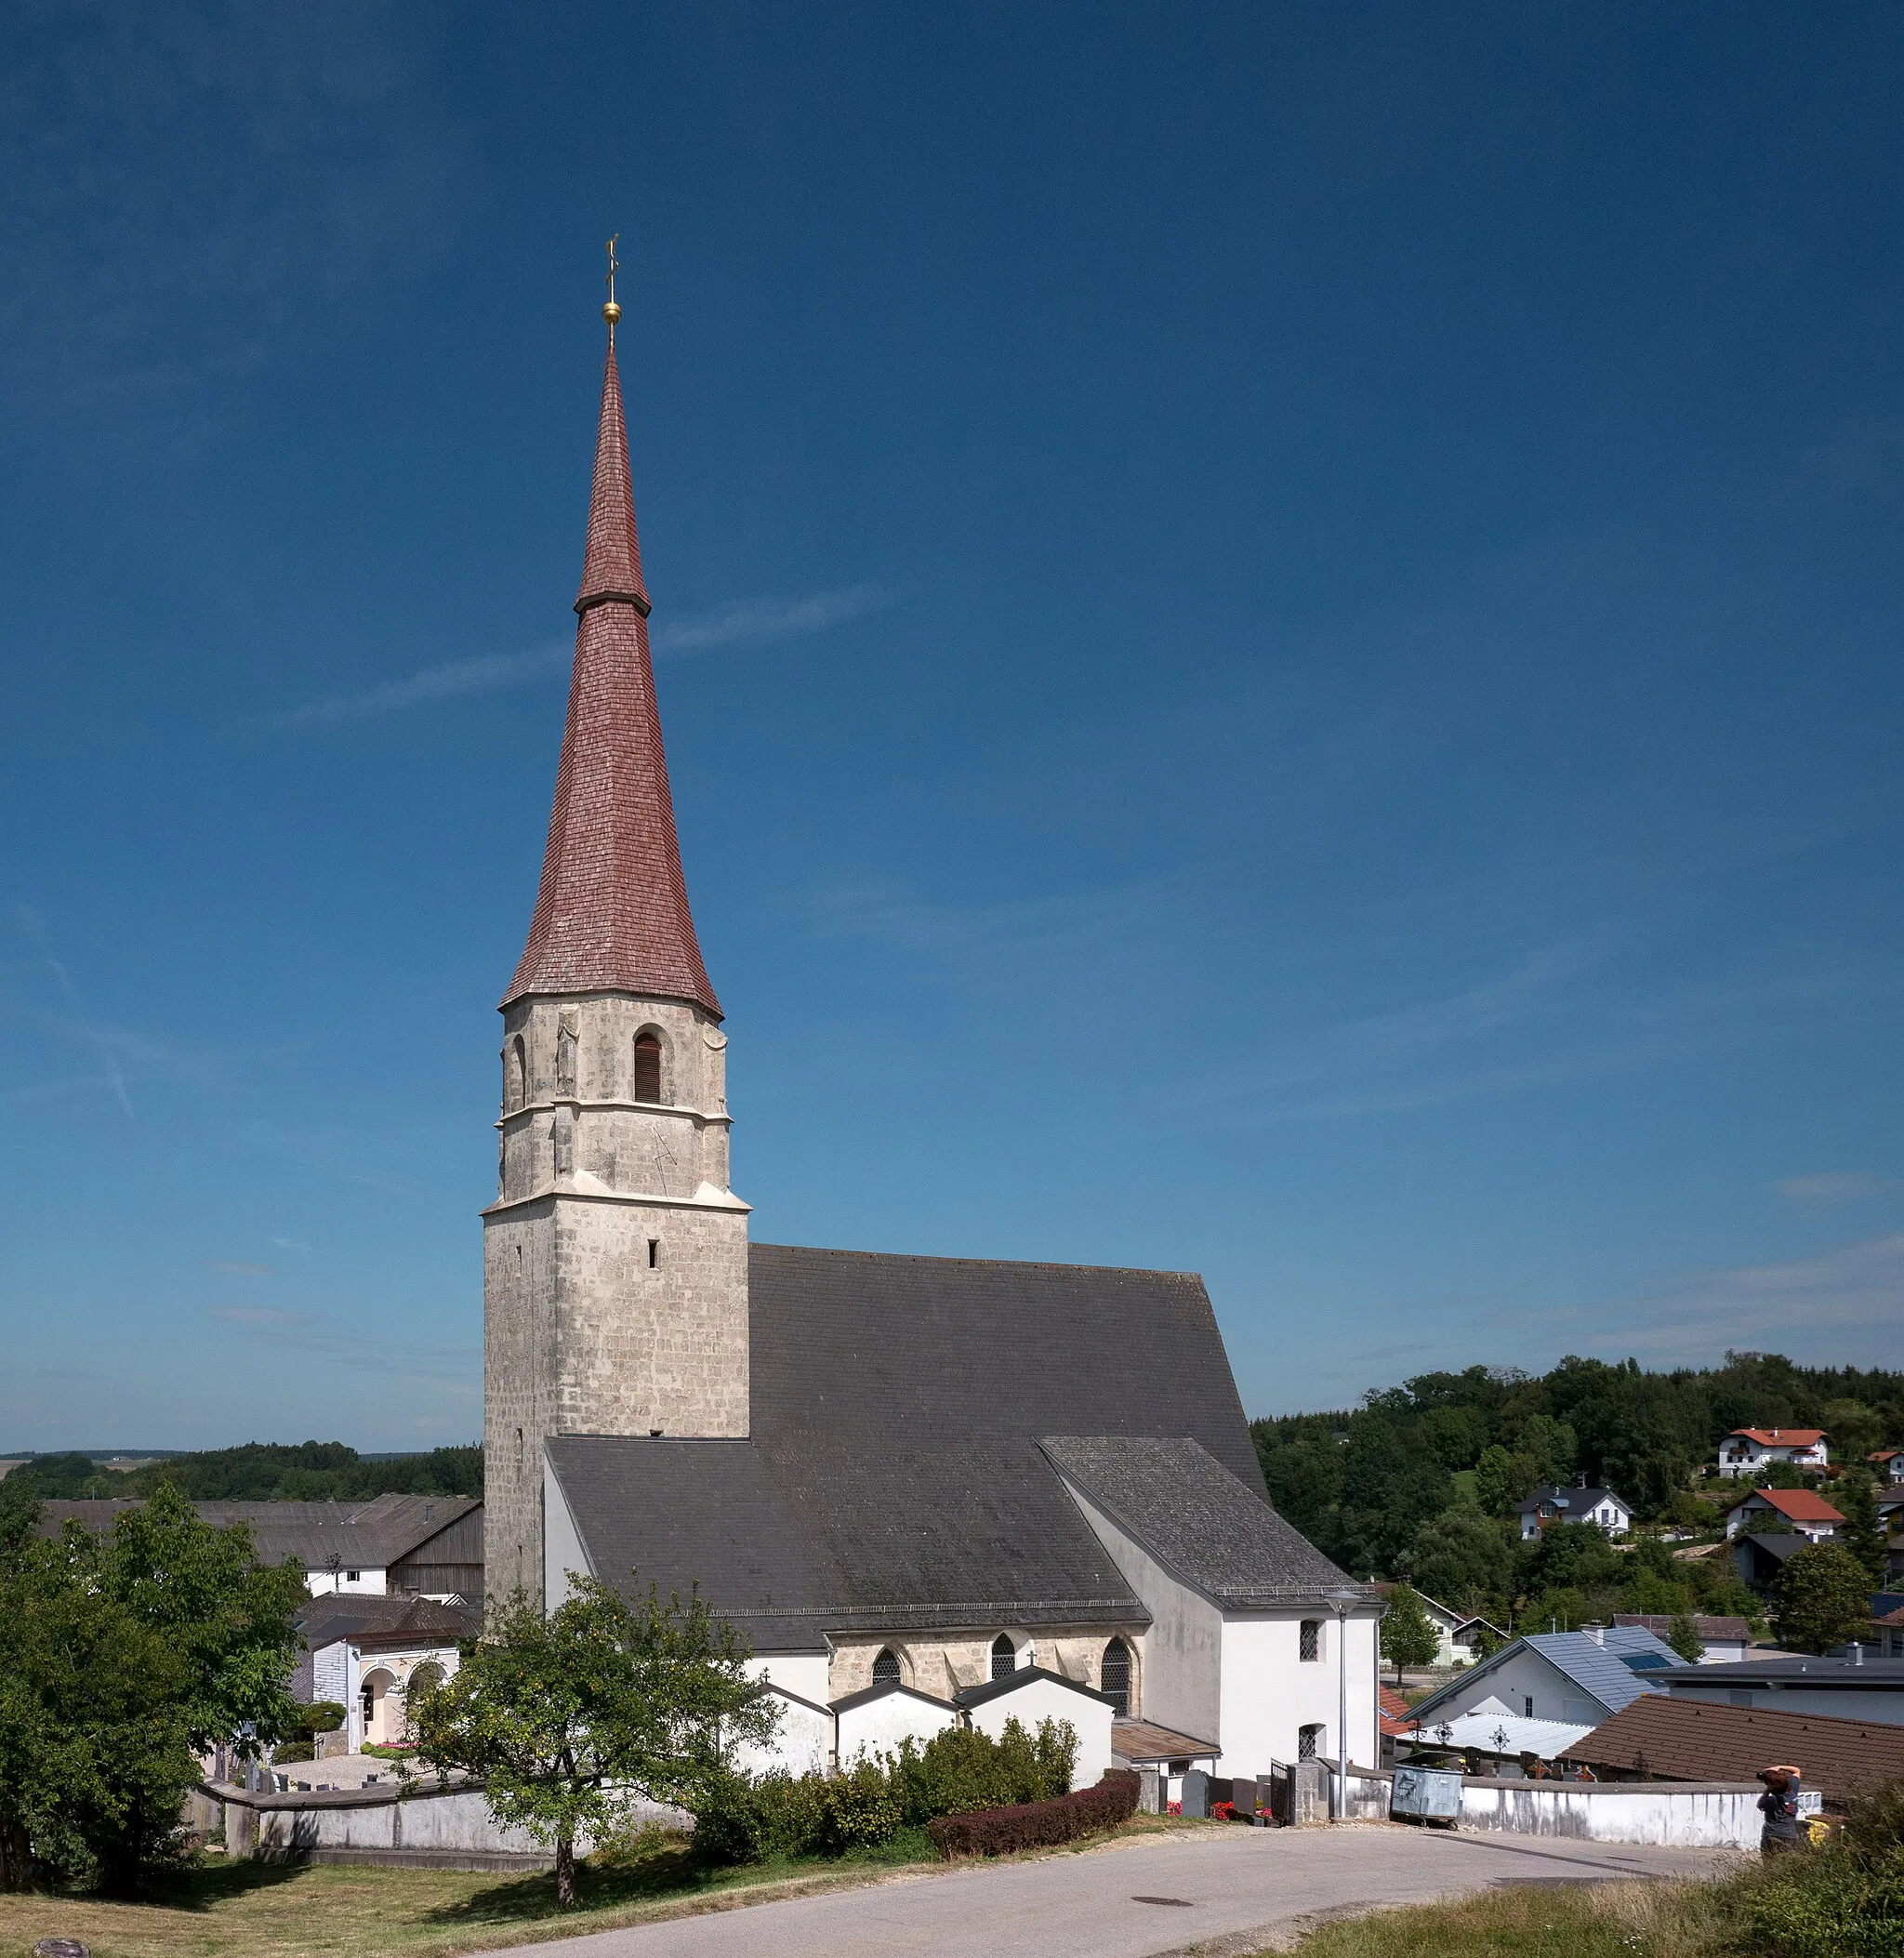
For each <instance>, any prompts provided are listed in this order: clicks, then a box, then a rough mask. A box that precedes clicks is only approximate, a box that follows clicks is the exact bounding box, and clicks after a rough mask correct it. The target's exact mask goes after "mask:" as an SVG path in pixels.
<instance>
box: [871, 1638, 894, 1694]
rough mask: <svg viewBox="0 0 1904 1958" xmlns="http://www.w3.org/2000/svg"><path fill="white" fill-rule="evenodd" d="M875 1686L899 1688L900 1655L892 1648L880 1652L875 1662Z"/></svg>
mask: <svg viewBox="0 0 1904 1958" xmlns="http://www.w3.org/2000/svg"><path fill="white" fill-rule="evenodd" d="M873 1684H874V1685H875V1686H897V1685H898V1684H899V1655H898V1653H897V1652H895V1651H894V1650H893V1647H891V1646H888V1647H885V1649H884V1650H883V1651H881V1652H880V1654H879V1658H877V1659H876V1660H874V1661H873Z"/></svg>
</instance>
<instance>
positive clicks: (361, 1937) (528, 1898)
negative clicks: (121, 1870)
mask: <svg viewBox="0 0 1904 1958" xmlns="http://www.w3.org/2000/svg"><path fill="white" fill-rule="evenodd" d="M937 1860H938V1857H937V1852H936V1851H934V1850H933V1848H932V1845H931V1844H930V1843H929V1842H928V1841H927V1840H926V1839H925V1836H924V1832H911V1831H908V1832H906V1835H905V1836H904V1837H902V1838H900V1839H898V1840H896V1841H894V1842H893V1843H890V1844H888V1845H886V1846H884V1848H883V1849H882V1850H881V1851H880V1852H879V1855H878V1856H877V1857H871V1856H868V1857H864V1858H856V1859H839V1860H833V1859H828V1860H826V1861H824V1862H823V1861H818V1860H812V1861H801V1862H798V1863H780V1864H773V1863H763V1864H757V1865H755V1866H753V1867H751V1868H748V1869H745V1870H709V1869H707V1868H705V1867H703V1866H701V1865H699V1864H697V1863H695V1862H694V1859H693V1857H692V1856H691V1855H690V1854H689V1852H688V1850H687V1849H686V1848H685V1846H683V1845H681V1843H680V1842H678V1841H672V1840H667V1839H663V1840H661V1841H658V1842H651V1843H645V1844H641V1845H638V1846H636V1847H634V1848H632V1849H630V1850H628V1851H626V1852H622V1853H618V1854H615V1855H614V1856H613V1857H606V1856H604V1857H599V1858H591V1859H589V1860H588V1861H587V1862H585V1863H583V1864H582V1865H581V1866H580V1867H579V1868H578V1869H577V1871H576V1887H577V1889H578V1890H579V1892H580V1901H579V1903H578V1905H577V1907H576V1908H575V1910H573V1911H562V1912H558V1911H557V1910H556V1907H555V1879H554V1877H553V1876H552V1875H548V1874H542V1875H536V1876H509V1877H502V1876H483V1875H475V1874H471V1873H469V1872H463V1871H456V1870H378V1869H371V1868H365V1867H363V1866H360V1865H356V1864H348V1863H311V1864H306V1865H302V1866H289V1867H287V1866H284V1865H279V1864H271V1863H256V1862H251V1861H248V1860H246V1861H244V1862H239V1863H231V1864H228V1863H227V1862H226V1861H225V1859H223V1858H222V1857H219V1856H206V1857H204V1858H203V1859H200V1861H199V1862H198V1863H197V1864H195V1865H193V1866H192V1867H191V1868H190V1869H187V1870H184V1871H181V1872H179V1873H178V1874H177V1875H176V1876H174V1877H171V1878H169V1879H168V1880H167V1881H166V1884H165V1887H164V1888H163V1889H159V1890H155V1891H154V1892H153V1893H152V1896H151V1898H149V1899H148V1900H146V1901H144V1902H140V1903H107V1902H104V1901H102V1900H100V1899H99V1898H92V1897H82V1896H72V1897H65V1896H44V1895H35V1896H26V1897H5V1896H0V1958H23V1954H24V1953H26V1952H27V1951H31V1950H32V1948H33V1945H34V1944H35V1943H36V1942H37V1941H38V1940H39V1939H40V1938H84V1939H85V1941H86V1943H87V1944H88V1945H90V1946H91V1947H92V1949H93V1951H94V1952H95V1953H96V1954H97V1958H240V1954H243V1958H380V1954H383V1953H387V1952H388V1953H402V1954H403V1958H431V1954H435V1953H449V1952H454V1951H475V1950H490V1949H494V1948H495V1947H496V1946H498V1945H508V1944H527V1943H532V1942H535V1941H536V1940H538V1939H540V1938H564V1937H570V1936H573V1935H575V1933H577V1932H581V1931H602V1930H607V1929H610V1928H611V1927H612V1926H614V1925H624V1924H639V1923H641V1922H642V1920H644V1919H647V1918H655V1917H679V1916H685V1915H689V1914H692V1913H693V1912H698V1911H710V1910H717V1911H718V1910H724V1909H727V1908H729V1907H730V1906H732V1905H734V1904H738V1903H744V1902H762V1901H764V1900H765V1899H766V1898H768V1897H784V1896H795V1895H800V1894H803V1893H806V1892H811V1891H814V1890H829V1889H839V1888H841V1887H843V1886H846V1885H853V1884H863V1883H869V1882H877V1881H878V1880H879V1878H880V1877H881V1876H884V1875H887V1874H889V1873H890V1872H893V1870H895V1869H899V1868H904V1867H906V1865H908V1864H913V1865H917V1864H920V1863H926V1862H931V1863H936V1862H937Z"/></svg>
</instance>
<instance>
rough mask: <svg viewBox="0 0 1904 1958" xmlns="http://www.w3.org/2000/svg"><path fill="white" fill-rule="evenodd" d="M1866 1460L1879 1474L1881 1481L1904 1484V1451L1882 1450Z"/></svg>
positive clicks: (1868, 1456)
mask: <svg viewBox="0 0 1904 1958" xmlns="http://www.w3.org/2000/svg"><path fill="white" fill-rule="evenodd" d="M1864 1459H1865V1460H1866V1461H1867V1462H1870V1463H1871V1467H1872V1468H1874V1469H1875V1470H1876V1471H1877V1472H1878V1476H1879V1479H1880V1480H1881V1481H1884V1482H1904V1449H1879V1450H1878V1451H1877V1453H1876V1454H1874V1455H1867V1456H1866V1457H1865V1458H1864Z"/></svg>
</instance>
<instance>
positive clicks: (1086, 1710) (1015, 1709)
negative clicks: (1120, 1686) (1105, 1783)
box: [970, 1678, 1116, 1788]
mask: <svg viewBox="0 0 1904 1958" xmlns="http://www.w3.org/2000/svg"><path fill="white" fill-rule="evenodd" d="M970 1718H971V1720H972V1726H975V1727H976V1728H977V1729H978V1730H979V1732H980V1733H982V1734H989V1735H990V1736H991V1738H992V1739H993V1740H1002V1739H1003V1738H1004V1733H1005V1723H1006V1722H1007V1721H1008V1720H1015V1721H1017V1722H1018V1724H1019V1725H1020V1726H1023V1727H1024V1728H1025V1731H1026V1732H1027V1733H1030V1732H1035V1731H1036V1730H1037V1728H1038V1723H1039V1722H1040V1721H1042V1720H1068V1721H1069V1722H1070V1723H1071V1726H1072V1727H1073V1729H1074V1730H1075V1731H1076V1733H1077V1735H1078V1758H1077V1760H1076V1761H1075V1762H1073V1764H1072V1766H1071V1785H1072V1787H1073V1788H1090V1787H1091V1786H1092V1784H1093V1783H1095V1782H1098V1781H1101V1780H1103V1779H1104V1775H1105V1772H1106V1771H1107V1770H1108V1769H1109V1767H1110V1765H1111V1722H1112V1721H1113V1720H1114V1719H1115V1718H1116V1715H1115V1714H1114V1713H1112V1711H1111V1708H1110V1706H1109V1704H1108V1703H1107V1702H1106V1701H1104V1700H1100V1699H1099V1698H1098V1697H1097V1695H1096V1694H1095V1693H1088V1692H1087V1693H1080V1692H1078V1690H1077V1689H1076V1688H1075V1687H1068V1686H1062V1685H1060V1684H1059V1682H1058V1681H1057V1680H1055V1679H1036V1678H1034V1679H1027V1680H1026V1681H1025V1684H1024V1685H1023V1686H1019V1687H1013V1688H1012V1691H1011V1692H1009V1693H1000V1694H998V1697H997V1698H996V1699H992V1700H981V1701H980V1702H979V1704H978V1705H977V1706H975V1707H973V1708H972V1711H971V1714H970Z"/></svg>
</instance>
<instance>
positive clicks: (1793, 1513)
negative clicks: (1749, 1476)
mask: <svg viewBox="0 0 1904 1958" xmlns="http://www.w3.org/2000/svg"><path fill="white" fill-rule="evenodd" d="M1758 1502H1766V1503H1769V1504H1770V1505H1771V1506H1772V1508H1774V1509H1776V1510H1777V1511H1778V1514H1779V1515H1781V1516H1783V1517H1785V1518H1786V1520H1787V1521H1788V1522H1792V1523H1842V1522H1844V1520H1845V1518H1844V1515H1842V1513H1841V1512H1839V1511H1838V1510H1835V1509H1833V1508H1832V1507H1831V1504H1830V1503H1829V1502H1826V1501H1825V1499H1824V1498H1823V1497H1822V1496H1821V1495H1819V1494H1818V1491H1817V1489H1815V1488H1755V1489H1752V1491H1751V1492H1750V1493H1749V1494H1746V1495H1743V1496H1741V1497H1739V1501H1738V1502H1733V1503H1729V1504H1727V1506H1726V1515H1728V1516H1729V1515H1731V1514H1732V1512H1733V1511H1734V1510H1735V1509H1743V1508H1745V1506H1746V1505H1747V1504H1748V1503H1758Z"/></svg>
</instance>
